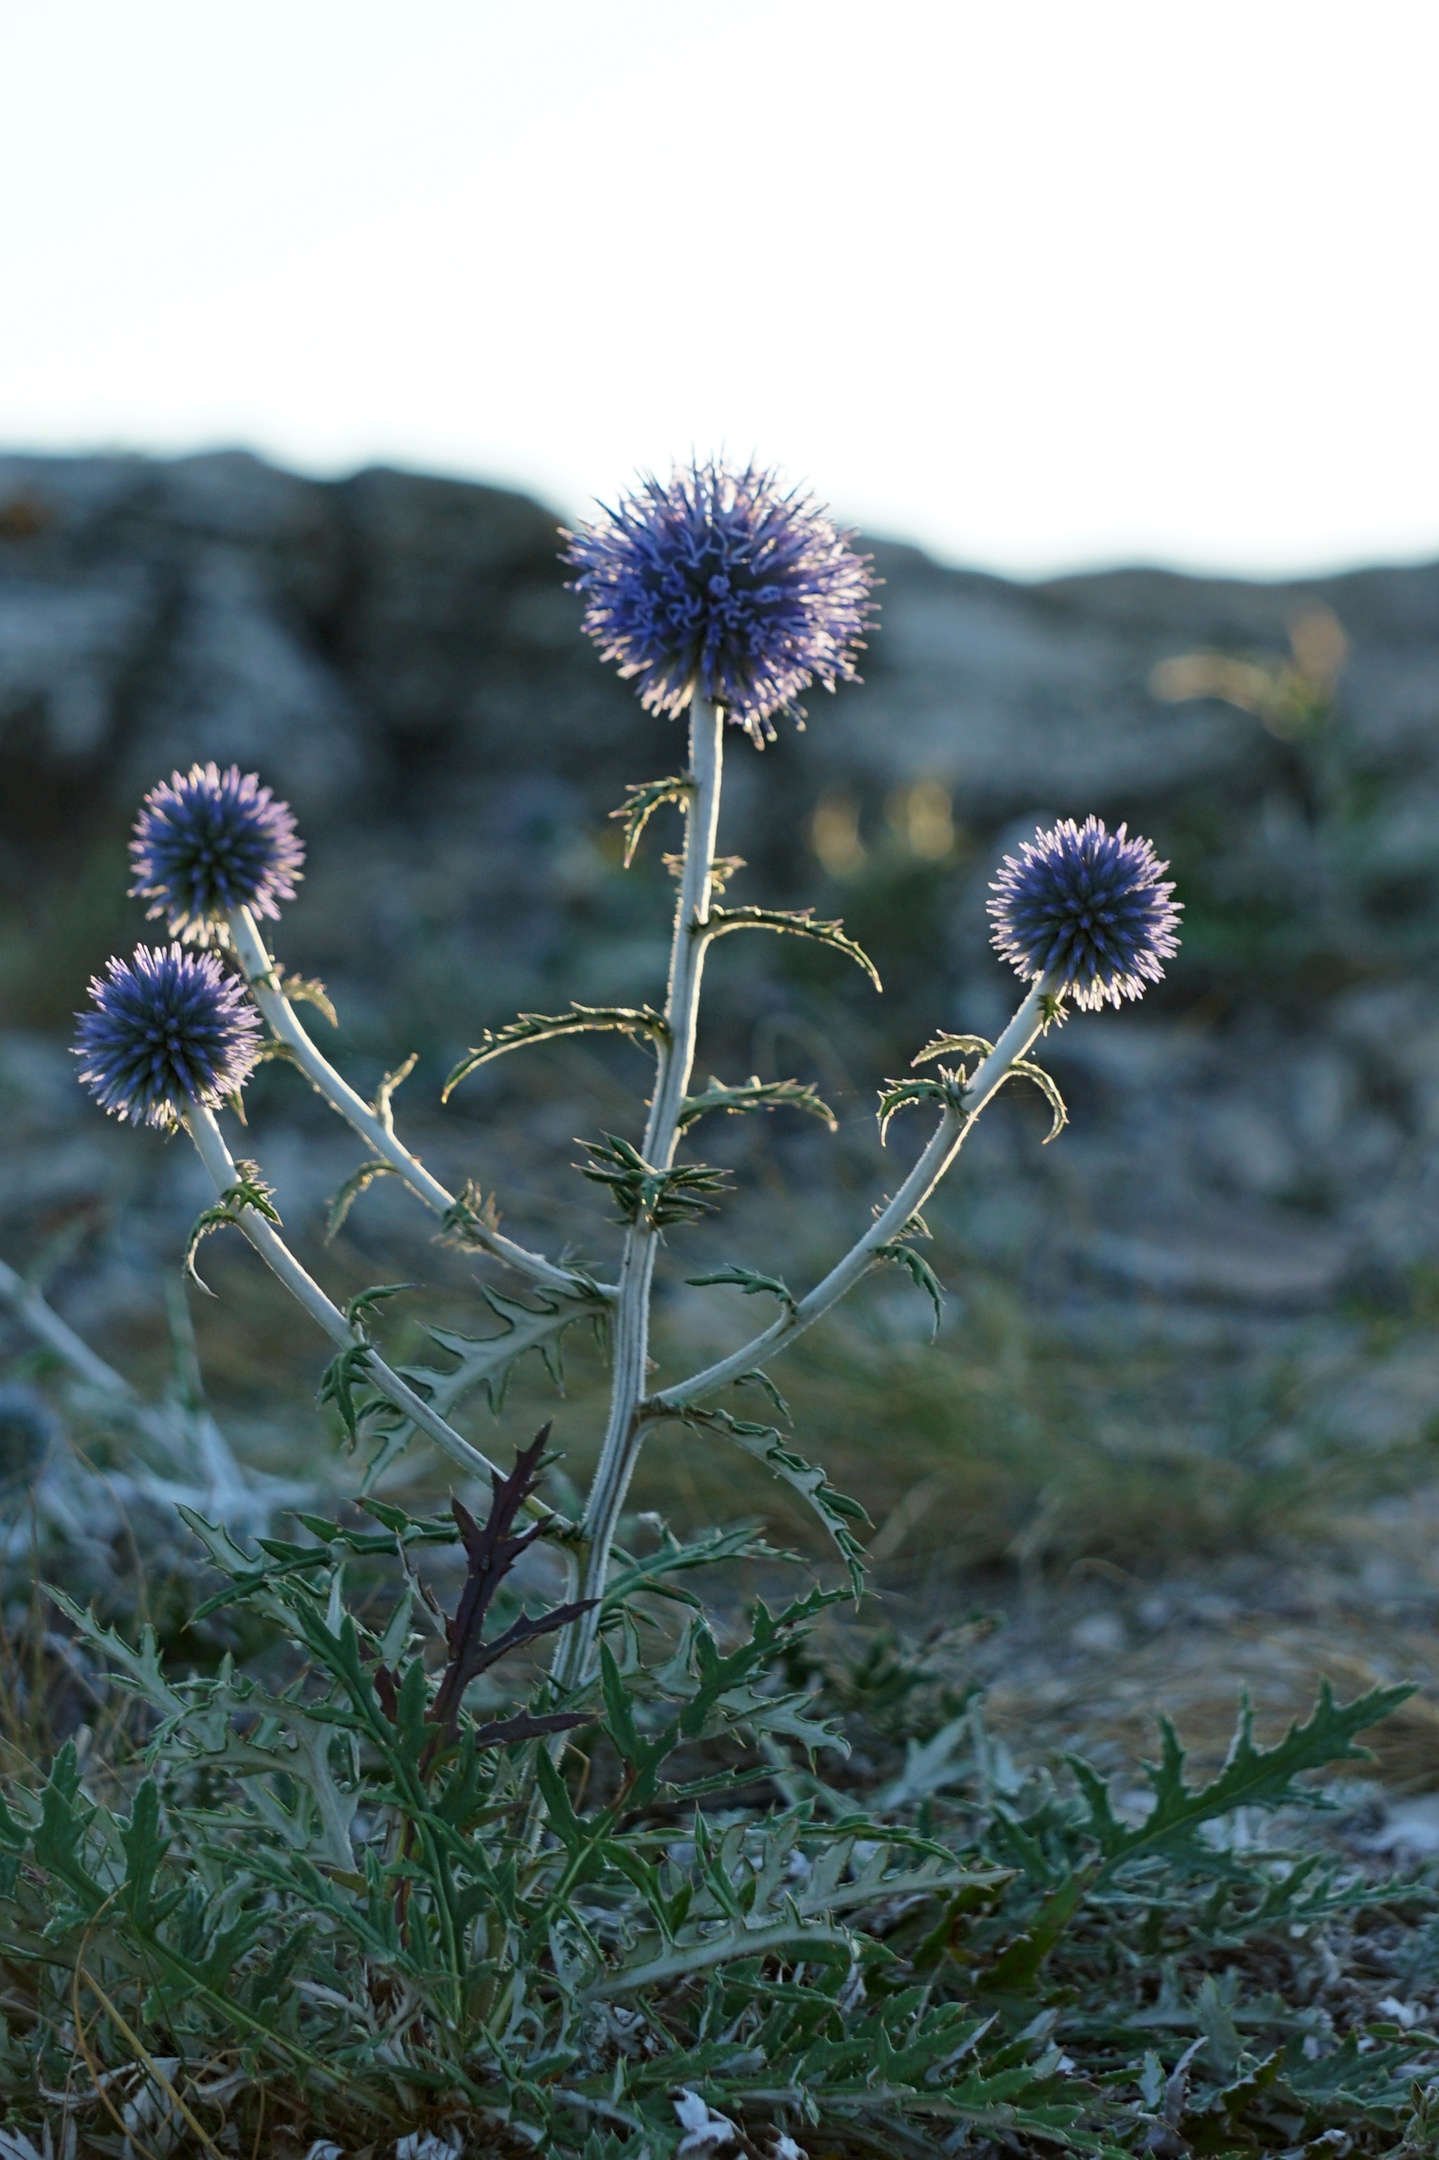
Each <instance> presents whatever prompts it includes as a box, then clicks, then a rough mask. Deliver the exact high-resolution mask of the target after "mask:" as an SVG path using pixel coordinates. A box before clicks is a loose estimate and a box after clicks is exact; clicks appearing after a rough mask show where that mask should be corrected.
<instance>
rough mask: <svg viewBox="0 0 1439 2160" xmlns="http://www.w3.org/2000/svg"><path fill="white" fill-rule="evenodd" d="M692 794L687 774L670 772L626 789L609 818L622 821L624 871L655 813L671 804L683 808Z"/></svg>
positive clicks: (692, 785)
mask: <svg viewBox="0 0 1439 2160" xmlns="http://www.w3.org/2000/svg"><path fill="white" fill-rule="evenodd" d="M694 791H695V784H694V781H693V779H692V778H691V777H690V775H689V774H688V773H672V774H671V775H670V777H669V778H668V779H667V780H641V781H638V782H637V783H636V784H635V786H633V787H630V788H627V789H626V791H625V799H624V801H623V802H622V803H621V804H620V806H619V809H618V810H611V812H610V816H611V817H612V818H621V819H623V821H624V828H625V868H626V870H628V869H629V867H630V864H631V863H632V862H633V861H634V859H635V850H636V849H637V848H638V846H639V844H640V838H641V836H642V834H643V832H644V829H645V827H646V825H648V823H649V821H650V819H651V818H652V817H653V816H654V814H655V812H656V810H658V809H660V808H661V807H662V806H663V805H664V804H665V803H674V804H676V805H677V806H678V807H680V808H682V809H683V808H684V807H686V806H687V805H688V803H689V802H690V800H691V798H692V797H693V795H694Z"/></svg>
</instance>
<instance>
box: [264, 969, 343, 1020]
mask: <svg viewBox="0 0 1439 2160" xmlns="http://www.w3.org/2000/svg"><path fill="white" fill-rule="evenodd" d="M278 979H279V986H280V990H281V993H282V994H283V995H284V996H285V997H286V998H288V999H289V1001H290V1003H291V1004H292V1005H313V1006H314V1008H315V1010H316V1012H320V1013H323V1014H324V1016H325V1018H326V1019H327V1020H328V1021H329V1023H330V1025H331V1027H332V1028H337V1027H338V1026H339V1024H340V1018H339V1014H338V1013H337V1012H336V1011H335V1008H334V1006H333V1005H332V1004H331V1003H330V993H329V991H328V990H327V989H326V988H325V986H324V984H323V983H322V982H321V981H319V979H318V978H317V977H316V976H314V975H287V974H286V973H285V972H284V971H283V970H280V971H279V977H278Z"/></svg>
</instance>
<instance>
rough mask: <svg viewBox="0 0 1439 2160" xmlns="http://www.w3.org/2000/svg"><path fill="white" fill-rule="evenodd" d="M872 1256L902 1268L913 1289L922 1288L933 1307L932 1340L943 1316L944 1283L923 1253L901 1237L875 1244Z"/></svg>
mask: <svg viewBox="0 0 1439 2160" xmlns="http://www.w3.org/2000/svg"><path fill="white" fill-rule="evenodd" d="M874 1257H875V1259H876V1260H882V1261H887V1262H888V1263H889V1265H890V1266H891V1267H897V1268H902V1269H903V1270H904V1272H905V1274H906V1275H908V1277H909V1279H910V1281H911V1282H912V1283H913V1284H914V1287H915V1289H916V1290H922V1291H923V1292H924V1294H925V1296H926V1297H927V1298H928V1299H929V1302H930V1304H931V1305H932V1306H933V1307H934V1328H933V1332H932V1335H931V1340H933V1337H934V1336H935V1335H938V1333H939V1326H940V1322H941V1321H942V1320H943V1318H944V1284H943V1283H942V1282H941V1281H940V1279H939V1277H938V1276H937V1275H936V1274H935V1272H934V1269H933V1268H932V1267H931V1266H930V1264H929V1262H928V1261H927V1260H926V1259H925V1257H924V1254H923V1253H921V1252H916V1251H915V1249H914V1247H913V1246H912V1245H907V1244H905V1243H904V1241H903V1239H900V1238H896V1239H894V1240H893V1241H892V1242H891V1243H890V1244H888V1245H877V1246H876V1247H875V1250H874Z"/></svg>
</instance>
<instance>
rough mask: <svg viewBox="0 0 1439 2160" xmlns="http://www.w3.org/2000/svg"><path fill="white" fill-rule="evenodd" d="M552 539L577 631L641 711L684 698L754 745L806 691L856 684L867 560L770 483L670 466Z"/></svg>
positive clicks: (766, 476) (813, 509)
mask: <svg viewBox="0 0 1439 2160" xmlns="http://www.w3.org/2000/svg"><path fill="white" fill-rule="evenodd" d="M566 538H567V539H568V541H569V547H568V549H567V550H566V553H565V558H564V559H565V561H566V562H567V563H569V564H570V565H571V567H572V568H574V569H575V570H577V571H578V572H579V575H578V576H577V577H576V578H575V580H574V589H575V590H576V591H577V592H581V593H583V594H584V596H585V615H584V626H585V629H586V630H587V631H588V633H589V635H590V636H591V637H592V638H593V639H594V641H595V643H596V644H597V645H598V646H599V649H600V657H601V658H602V659H604V660H617V661H618V662H619V671H620V674H621V675H622V676H623V677H624V679H625V680H626V681H630V680H632V679H637V681H638V687H639V693H640V698H641V700H642V702H643V703H644V705H645V706H646V707H647V709H648V710H649V711H651V712H657V713H669V714H674V713H679V712H682V711H683V710H684V708H685V706H686V705H688V704H689V702H690V699H691V697H692V696H693V695H695V694H698V695H699V696H700V697H703V698H708V699H710V700H712V701H713V702H714V703H715V704H717V705H721V706H723V707H724V709H725V711H726V712H727V713H728V714H729V717H730V718H731V719H732V720H734V721H736V722H738V723H739V725H740V726H742V727H745V728H747V729H748V730H749V732H750V734H751V735H752V736H753V737H754V739H755V740H756V741H757V742H758V741H760V740H762V739H763V737H765V736H769V737H773V734H774V729H773V726H772V725H771V715H772V714H774V713H777V712H783V711H793V709H794V700H795V699H796V698H797V697H798V696H799V694H800V692H801V691H802V690H804V689H805V688H806V687H807V685H808V684H810V683H811V682H815V681H818V682H821V683H823V684H824V687H825V688H826V690H833V689H834V687H835V685H836V683H840V682H854V681H856V680H857V679H858V678H857V676H856V674H855V667H854V658H855V654H856V653H858V652H861V651H863V649H864V644H863V632H864V629H865V625H866V622H867V620H868V618H869V616H870V615H871V614H872V613H873V607H872V605H871V602H870V599H869V591H870V586H871V584H872V582H873V580H872V578H871V576H870V571H869V558H868V556H862V555H856V554H855V552H854V550H853V549H852V548H851V546H850V545H849V539H850V536H849V535H848V534H845V533H841V532H839V531H838V530H837V529H836V528H835V526H834V525H833V524H831V522H830V520H829V519H828V518H827V517H826V516H825V514H824V512H823V510H822V509H821V508H820V507H819V505H818V504H817V503H815V501H814V500H813V498H812V497H810V496H808V495H806V494H804V493H803V492H802V491H801V490H799V489H797V488H791V489H786V488H784V487H783V486H782V485H781V484H780V481H779V479H778V478H777V476H776V475H775V474H774V473H772V472H766V471H764V470H763V469H762V468H761V467H759V466H757V465H754V464H750V465H747V466H746V467H745V469H744V471H743V472H733V471H731V470H730V469H729V468H727V467H726V466H724V465H721V464H720V463H719V462H718V461H717V460H716V459H714V458H711V459H710V460H709V462H708V463H707V464H699V463H695V464H692V465H690V466H689V467H687V468H680V467H676V469H675V471H674V473H673V475H672V476H671V478H670V480H669V481H668V483H667V484H665V485H662V484H661V483H660V482H659V481H658V480H656V479H654V478H653V477H646V478H645V479H643V480H642V481H641V483H640V485H639V487H638V489H637V490H636V491H635V493H634V494H632V495H630V496H627V497H626V498H625V499H624V500H623V501H622V502H621V503H620V505H619V507H618V509H615V510H610V509H607V508H606V509H604V510H603V514H602V515H601V516H600V517H599V518H598V519H597V520H596V521H595V523H594V524H592V525H588V526H584V527H582V528H581V530H580V531H579V532H577V533H569V534H567V535H566Z"/></svg>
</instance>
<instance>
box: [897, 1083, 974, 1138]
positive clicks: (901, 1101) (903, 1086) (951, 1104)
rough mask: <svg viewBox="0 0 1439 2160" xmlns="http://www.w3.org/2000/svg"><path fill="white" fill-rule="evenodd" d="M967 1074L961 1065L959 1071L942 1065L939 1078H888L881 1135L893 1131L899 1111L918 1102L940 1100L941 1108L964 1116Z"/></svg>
mask: <svg viewBox="0 0 1439 2160" xmlns="http://www.w3.org/2000/svg"><path fill="white" fill-rule="evenodd" d="M965 1078H966V1075H965V1073H964V1070H963V1068H962V1067H961V1068H960V1069H959V1070H958V1071H957V1072H945V1071H944V1070H943V1069H942V1068H941V1071H940V1075H939V1078H938V1079H937V1080H932V1079H929V1078H928V1077H925V1078H922V1079H918V1080H887V1081H886V1082H885V1084H884V1089H883V1091H882V1093H881V1095H880V1098H879V1109H878V1111H877V1112H876V1115H877V1117H878V1118H879V1137H880V1139H881V1140H883V1139H884V1138H885V1136H886V1134H887V1133H888V1131H889V1122H890V1119H891V1118H892V1117H893V1116H894V1114H895V1112H896V1111H897V1110H904V1109H908V1108H909V1107H911V1106H912V1105H913V1104H915V1103H922V1102H932V1103H938V1105H939V1107H940V1109H941V1110H951V1111H953V1113H954V1115H955V1116H956V1117H964V1116H965V1115H966V1114H967V1113H966V1111H965V1107H964V1086H965Z"/></svg>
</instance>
